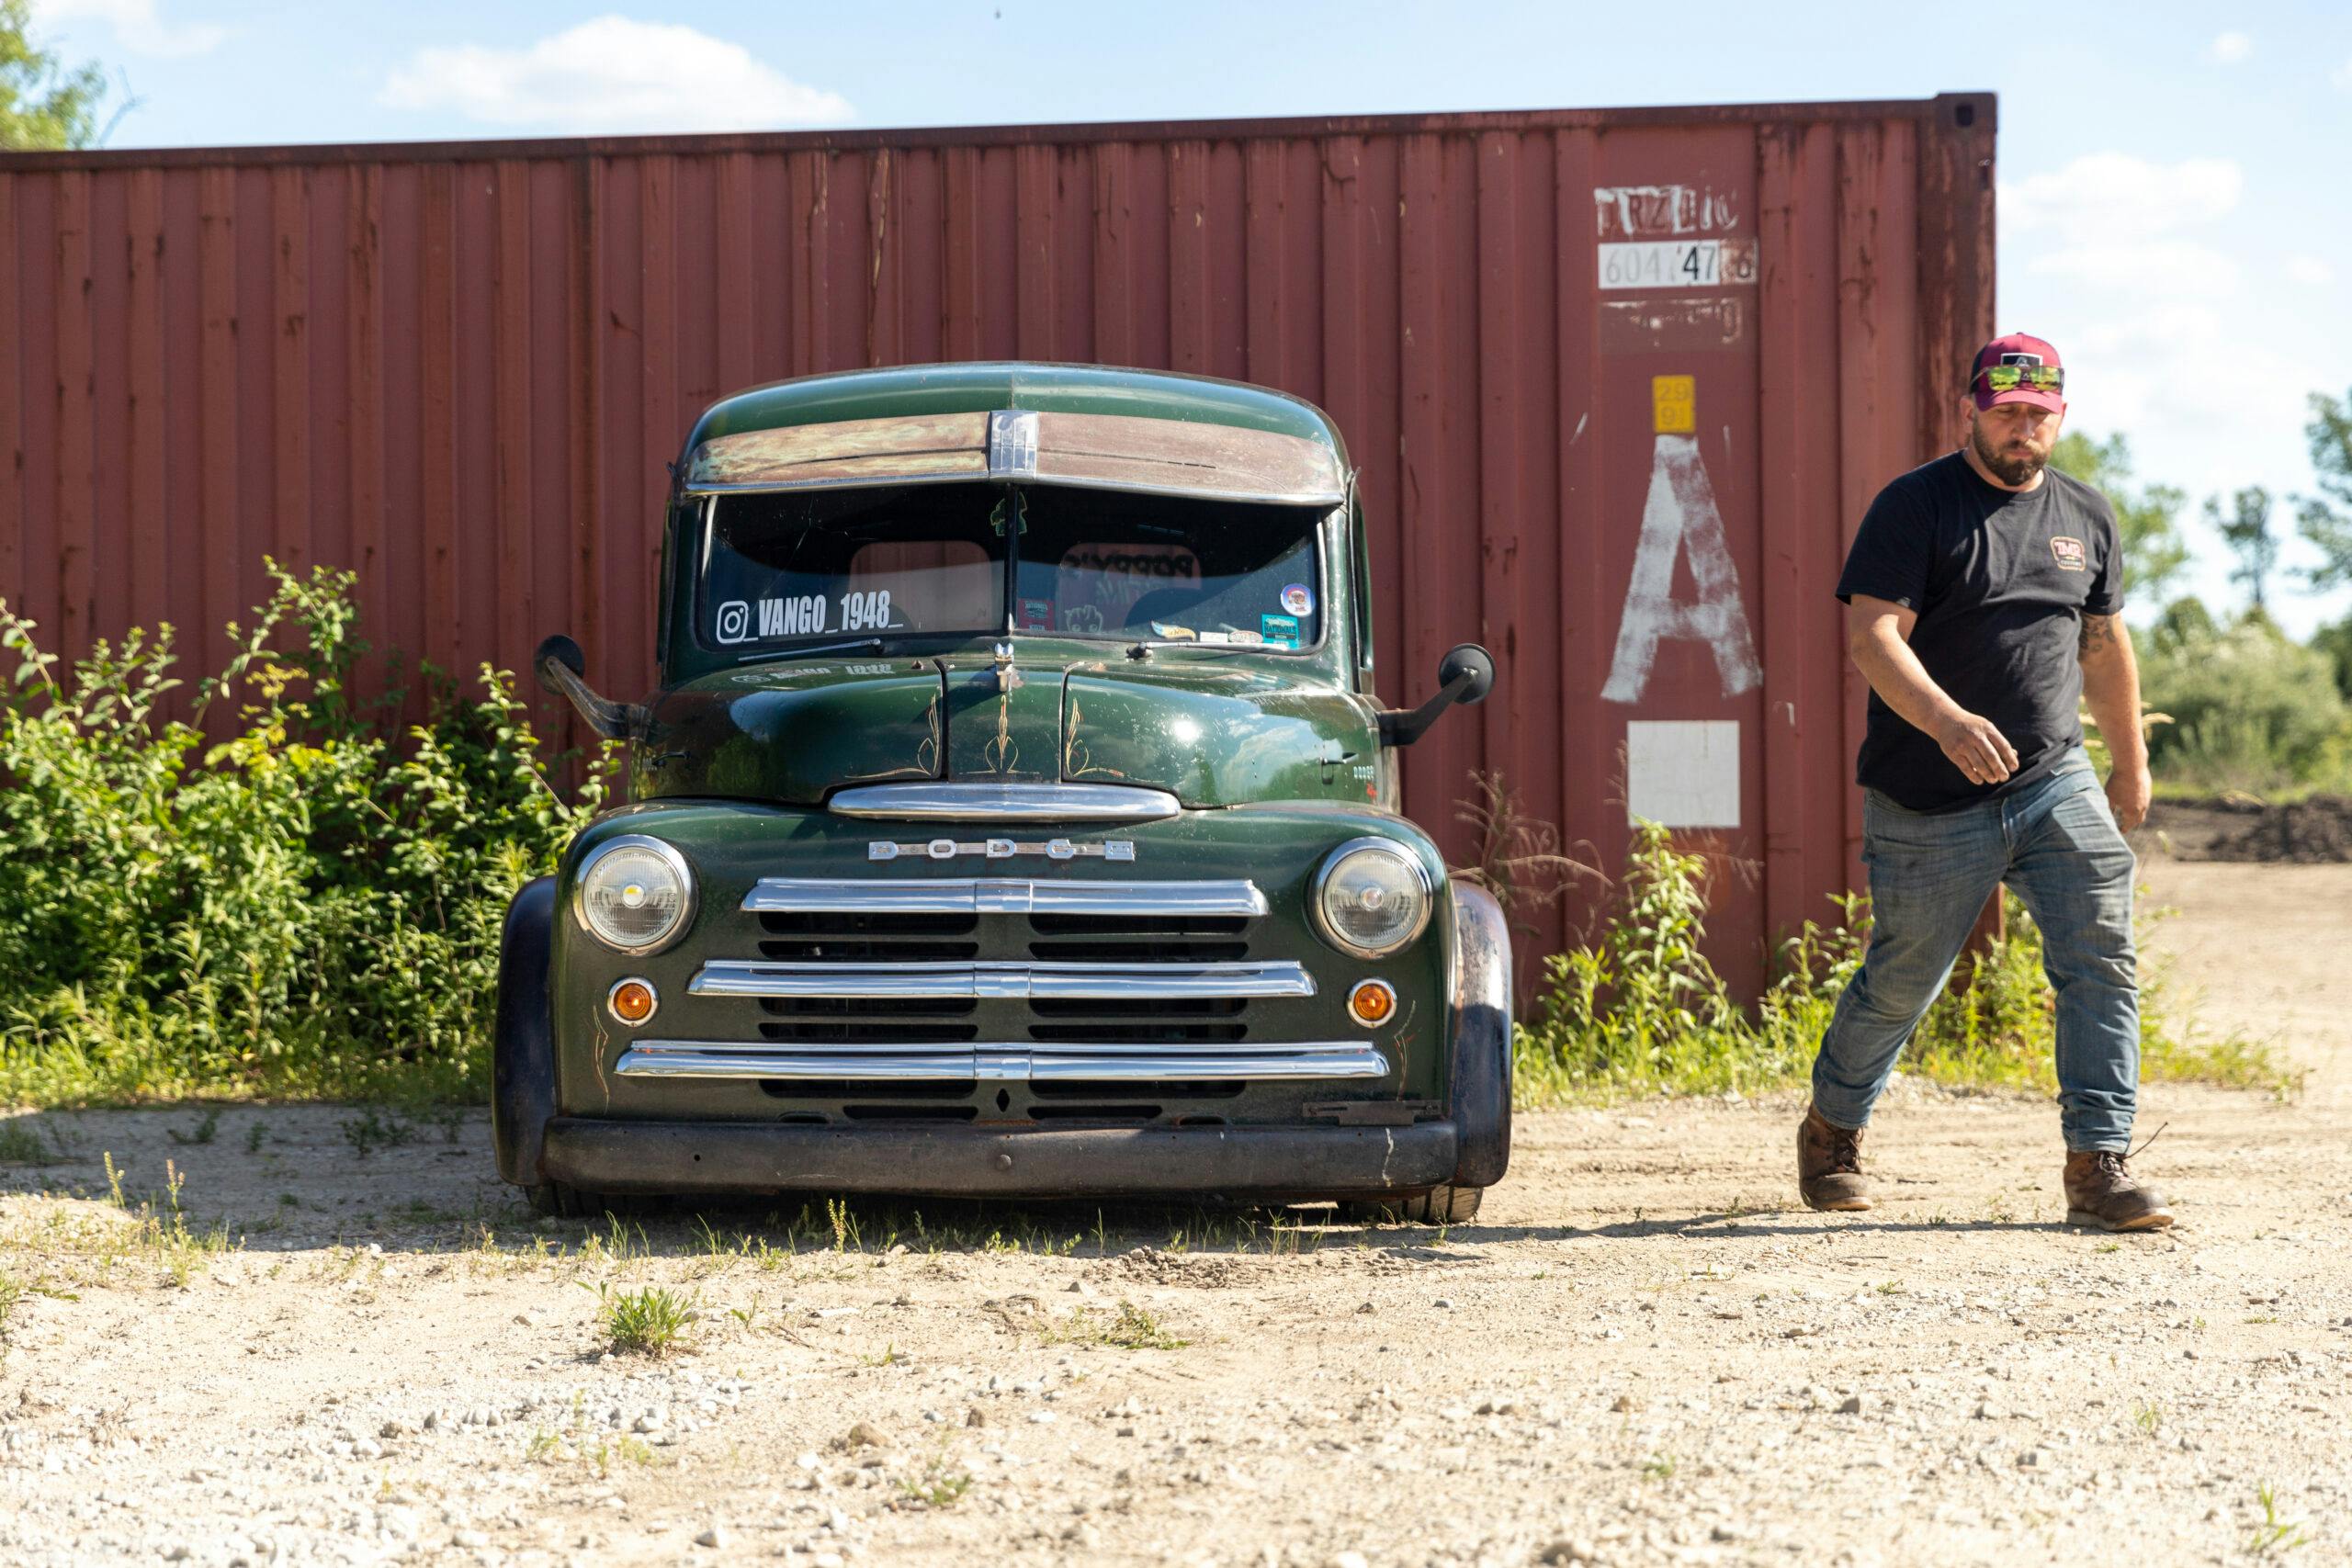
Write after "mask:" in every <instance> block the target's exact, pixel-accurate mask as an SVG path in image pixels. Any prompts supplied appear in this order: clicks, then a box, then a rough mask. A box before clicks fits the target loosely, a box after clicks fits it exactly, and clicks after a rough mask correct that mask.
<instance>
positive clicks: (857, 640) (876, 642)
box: [735, 637, 888, 664]
mask: <svg viewBox="0 0 2352 1568" xmlns="http://www.w3.org/2000/svg"><path fill="white" fill-rule="evenodd" d="M887 646H888V644H887V643H886V642H885V641H884V639H882V638H881V637H853V638H851V639H850V640H849V641H847V642H826V643H820V644H818V645H817V646H816V647H815V648H775V649H769V650H768V651H766V652H765V653H747V654H745V655H743V656H742V657H741V659H738V660H736V661H735V662H736V663H738V664H765V663H769V662H771V661H772V660H778V659H809V658H813V657H814V656H816V655H817V654H820V653H856V652H861V651H865V652H875V653H879V652H880V651H881V650H882V649H884V648H885V647H887Z"/></svg>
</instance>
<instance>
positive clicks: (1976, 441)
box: [1968, 423, 2050, 485]
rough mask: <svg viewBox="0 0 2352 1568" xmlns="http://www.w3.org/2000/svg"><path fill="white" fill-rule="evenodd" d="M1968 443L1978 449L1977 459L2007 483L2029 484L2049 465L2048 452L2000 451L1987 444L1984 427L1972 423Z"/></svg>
mask: <svg viewBox="0 0 2352 1568" xmlns="http://www.w3.org/2000/svg"><path fill="white" fill-rule="evenodd" d="M1968 444H1969V445H1970V446H1973V447H1974V448H1975V449H1976V457H1977V460H1978V461H1979V462H1981V463H1983V464H1984V465H1985V468H1989V469H1991V470H1992V471H1993V473H1994V474H1995V475H1996V477H1997V478H1998V479H2000V481H2001V482H2002V483H2003V484H2006V485H2027V484H2031V483H2032V482H2033V477H2034V476H2035V475H2036V474H2038V473H2040V472H2041V470H2042V469H2043V468H2045V467H2047V466H2048V465H2049V462H2050V458H2049V456H2048V454H2046V453H2041V452H2019V451H2009V452H1998V451H1996V450H1994V449H1993V448H1992V447H1991V446H1987V445H1986V444H1985V427H1984V426H1983V425H1982V424H1974V423H1972V424H1971V425H1970V426H1969V427H1968Z"/></svg>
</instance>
